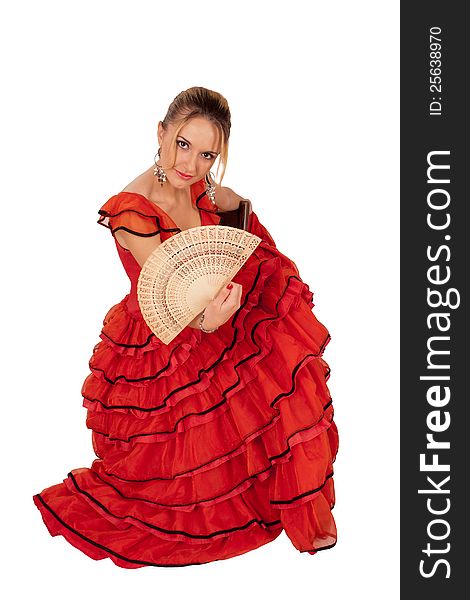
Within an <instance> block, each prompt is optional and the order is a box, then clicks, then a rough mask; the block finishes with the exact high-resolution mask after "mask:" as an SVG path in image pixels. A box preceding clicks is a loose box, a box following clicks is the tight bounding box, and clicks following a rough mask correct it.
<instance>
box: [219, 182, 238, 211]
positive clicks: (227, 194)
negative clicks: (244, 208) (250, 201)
mask: <svg viewBox="0 0 470 600" xmlns="http://www.w3.org/2000/svg"><path fill="white" fill-rule="evenodd" d="M240 200H243V198H242V197H241V196H239V195H238V194H236V193H235V192H234V191H233V190H232V189H231V188H229V187H217V188H216V192H215V201H216V203H217V206H218V207H219V208H221V209H222V210H236V209H237V208H238V207H239V206H240Z"/></svg>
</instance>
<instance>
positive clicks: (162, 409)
mask: <svg viewBox="0 0 470 600" xmlns="http://www.w3.org/2000/svg"><path fill="white" fill-rule="evenodd" d="M254 233H256V231H254ZM234 280H235V281H237V282H238V283H240V284H241V285H242V286H243V296H242V304H241V307H240V309H239V311H238V312H237V313H236V314H235V315H234V317H233V318H232V320H230V321H229V322H228V323H226V324H224V325H223V326H222V327H220V328H219V330H218V331H217V332H216V333H214V334H210V335H207V334H202V332H201V331H200V330H196V329H192V328H189V327H187V328H185V329H184V330H183V331H182V332H181V333H180V334H179V335H178V336H177V337H176V338H175V339H174V340H173V341H172V342H171V343H170V344H169V345H168V346H167V345H165V344H162V343H161V342H160V341H159V340H158V339H157V338H156V337H155V336H154V335H153V334H152V332H151V331H150V329H149V328H148V326H147V325H146V323H145V321H144V320H143V318H142V317H141V316H140V315H136V314H131V313H130V312H129V310H128V309H127V299H128V297H127V296H126V297H125V298H124V299H123V300H122V301H121V302H120V303H119V304H117V305H115V306H113V307H112V308H111V309H110V311H109V312H108V314H107V315H106V317H105V319H104V321H103V329H102V331H101V334H100V338H101V341H100V342H99V343H98V344H97V345H96V346H95V348H94V350H93V355H92V357H91V359H90V363H89V364H90V370H91V373H90V375H89V376H88V377H87V378H86V379H85V381H84V384H83V387H82V394H83V405H84V406H85V407H86V408H87V426H88V427H89V428H90V429H91V430H92V440H93V447H94V450H95V453H96V454H97V457H98V459H97V460H95V461H94V462H93V464H92V466H91V468H83V469H74V470H72V471H71V472H70V473H69V474H68V476H67V478H66V479H65V480H64V482H63V483H60V484H57V485H55V486H52V487H49V488H46V489H45V490H44V491H43V492H42V493H41V494H36V495H35V496H34V502H35V504H36V506H37V507H38V509H39V510H40V511H41V514H42V517H43V519H44V522H45V524H46V525H47V528H48V530H49V532H50V533H51V535H58V534H60V535H63V536H64V537H65V538H66V539H67V540H68V541H69V542H70V543H71V544H73V545H74V546H76V547H77V548H79V549H80V550H82V551H83V552H85V553H86V554H87V555H88V556H90V557H91V558H94V559H95V560H100V559H102V558H105V557H109V558H111V560H113V561H114V562H115V563H116V564H117V565H119V566H121V567H125V568H137V567H141V566H145V565H156V566H158V565H166V566H170V565H172V566H183V565H187V564H201V563H205V562H209V561H214V560H220V559H226V558H230V557H232V556H236V555H239V554H242V553H244V552H247V551H249V550H252V549H254V548H257V547H259V546H261V545H263V544H265V543H268V542H270V541H272V540H273V539H275V538H276V537H277V536H278V535H279V534H280V533H281V531H282V530H283V529H284V530H285V531H286V534H287V535H288V537H289V539H290V540H291V541H292V543H293V545H294V546H295V547H296V548H297V549H298V550H299V551H301V552H308V553H310V554H315V553H316V552H317V551H318V550H322V549H326V548H331V547H332V546H333V545H334V544H335V542H336V526H335V522H334V519H333V516H332V513H331V510H332V508H333V506H334V503H335V497H334V484H333V477H332V476H333V462H334V460H335V457H336V453H337V450H338V433H337V429H336V425H335V423H334V421H333V406H332V401H331V397H330V394H329V392H328V388H327V383H326V382H327V379H328V377H329V367H328V364H327V363H326V362H325V361H324V360H323V358H322V354H323V352H324V349H325V347H326V345H327V343H328V342H329V340H330V336H329V333H328V331H327V330H326V328H325V327H324V326H323V325H322V324H321V323H320V322H319V321H318V320H317V319H316V318H315V316H314V315H313V313H312V310H311V309H312V307H313V306H314V304H313V302H312V297H313V294H312V293H311V292H310V290H309V288H308V286H307V285H306V284H305V283H304V282H302V280H301V279H300V277H299V274H298V271H297V268H296V266H295V264H294V263H293V262H292V261H290V260H289V259H288V258H287V257H285V256H284V255H282V254H281V253H280V252H279V251H278V250H277V249H276V248H275V247H273V246H271V245H270V244H268V243H267V242H265V241H263V242H262V243H261V244H260V245H259V246H258V248H257V250H256V251H255V252H254V253H253V254H252V256H251V257H250V259H249V260H248V261H247V262H246V263H245V266H244V268H243V269H242V270H241V271H240V272H239V273H238V274H237V277H236V278H235V279H234Z"/></svg>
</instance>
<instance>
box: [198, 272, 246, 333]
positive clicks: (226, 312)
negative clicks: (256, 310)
mask: <svg viewBox="0 0 470 600" xmlns="http://www.w3.org/2000/svg"><path fill="white" fill-rule="evenodd" d="M230 284H231V285H232V286H233V287H232V288H231V289H228V288H227V287H223V288H222V289H221V290H220V292H219V293H218V294H217V296H216V297H215V298H214V299H213V300H212V301H211V302H210V303H209V304H208V305H207V306H206V308H205V311H204V321H203V322H202V326H203V327H204V329H214V328H215V327H220V326H221V325H223V324H224V323H226V322H227V321H228V320H229V319H230V317H231V316H232V315H233V314H234V313H235V312H236V311H237V310H238V309H239V308H240V304H241V298H242V291H243V287H242V286H241V285H240V284H239V283H235V282H233V281H231V282H230V283H229V284H228V285H230ZM197 322H198V325H197V326H198V327H199V316H198V318H197Z"/></svg>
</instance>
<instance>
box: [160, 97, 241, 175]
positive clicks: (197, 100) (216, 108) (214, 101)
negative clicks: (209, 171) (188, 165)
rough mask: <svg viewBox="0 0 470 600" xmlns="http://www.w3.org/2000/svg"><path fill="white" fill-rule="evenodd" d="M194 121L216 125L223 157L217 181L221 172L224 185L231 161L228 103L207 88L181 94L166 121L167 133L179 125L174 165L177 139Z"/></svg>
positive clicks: (174, 136)
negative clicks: (186, 126)
mask: <svg viewBox="0 0 470 600" xmlns="http://www.w3.org/2000/svg"><path fill="white" fill-rule="evenodd" d="M194 117H204V118H206V119H207V120H208V121H211V122H213V123H214V125H215V126H216V127H217V129H218V130H219V133H220V136H221V148H220V153H219V164H218V165H217V173H216V179H217V177H218V175H219V170H221V175H220V179H218V180H217V183H218V184H219V185H220V184H221V183H222V179H223V178H224V174H225V169H226V167H227V159H228V141H229V137H230V127H231V116H230V109H229V106H228V102H227V100H226V99H225V98H224V97H223V96H222V94H219V93H218V92H214V91H213V90H208V89H207V88H204V87H191V88H189V89H187V90H184V91H183V92H181V93H179V94H178V95H177V96H176V98H175V99H174V100H173V102H172V103H171V104H170V106H169V107H168V111H167V113H166V115H165V118H164V119H163V121H162V126H163V128H164V129H166V127H167V126H168V125H169V124H170V123H178V125H177V127H176V130H175V132H174V135H173V139H172V140H171V145H170V147H171V148H174V156H173V164H174V160H175V159H176V137H177V136H178V134H179V132H180V131H181V129H182V128H183V127H184V125H185V124H186V123H187V122H188V121H190V120H191V119H193V118H194Z"/></svg>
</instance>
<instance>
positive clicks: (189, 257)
mask: <svg viewBox="0 0 470 600" xmlns="http://www.w3.org/2000/svg"><path fill="white" fill-rule="evenodd" d="M260 242H261V238H259V237H258V236H256V235H253V234H252V233H250V232H249V231H245V230H243V229H238V228H235V227H228V226H223V225H202V226H200V227H192V228H190V229H185V230H184V231H181V232H180V233H177V234H175V235H173V236H171V237H170V238H168V239H167V240H165V241H164V242H162V243H161V244H160V245H159V246H158V247H157V248H156V249H155V250H154V251H153V252H152V254H150V256H149V257H148V258H147V260H146V262H145V264H144V265H143V267H142V270H141V272H140V275H139V279H138V282H137V299H138V302H139V306H140V310H141V313H142V316H143V318H144V320H145V322H146V323H147V325H148V326H149V327H150V329H151V330H152V331H153V333H154V334H155V335H156V336H157V337H158V339H160V340H161V341H162V342H163V343H164V344H169V343H170V342H171V341H172V340H173V339H174V338H175V337H176V336H177V335H178V334H179V333H180V332H181V330H182V329H184V327H186V326H187V325H188V323H190V322H191V321H192V320H193V319H194V317H195V316H196V315H198V314H199V313H200V312H202V311H203V310H204V308H205V307H206V306H207V305H208V304H209V303H210V302H211V300H212V299H213V298H214V297H215V296H216V295H217V294H218V293H219V291H220V290H221V289H222V287H224V286H225V285H227V283H228V282H229V281H230V280H231V279H232V278H233V277H234V276H235V275H236V273H237V272H238V271H239V270H240V268H241V267H242V266H243V264H244V263H245V262H246V261H247V260H248V258H249V257H250V256H251V254H252V253H253V252H254V250H255V249H256V247H257V246H258V244H259V243H260Z"/></svg>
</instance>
